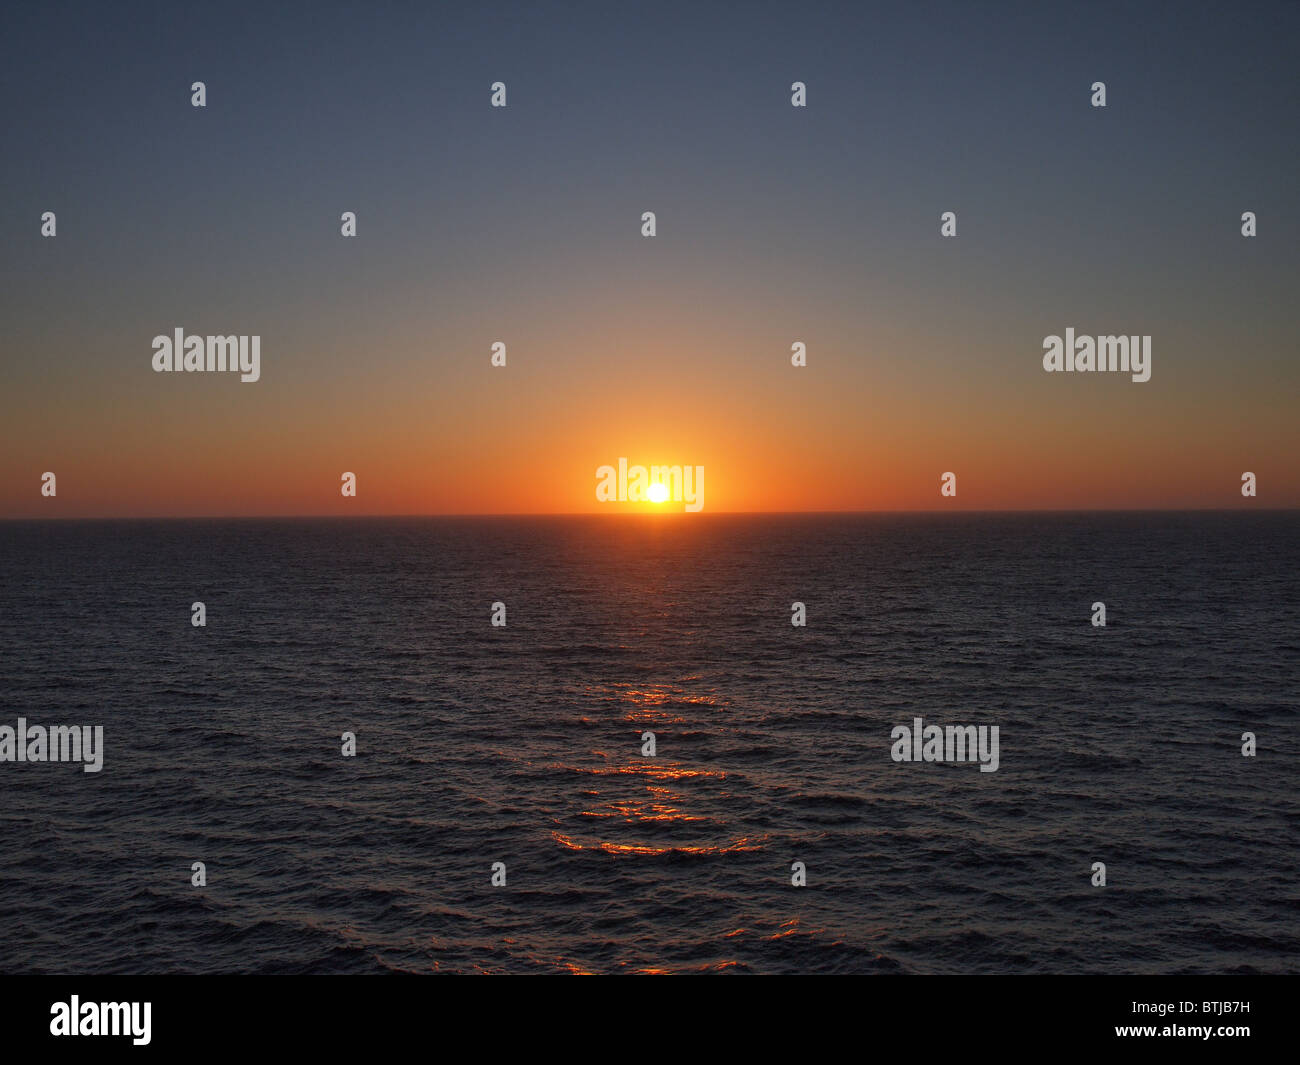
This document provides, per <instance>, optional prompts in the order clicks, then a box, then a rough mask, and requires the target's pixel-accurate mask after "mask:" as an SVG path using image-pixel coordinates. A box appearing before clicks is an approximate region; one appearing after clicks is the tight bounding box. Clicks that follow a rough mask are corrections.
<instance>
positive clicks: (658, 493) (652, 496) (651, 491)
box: [645, 481, 668, 503]
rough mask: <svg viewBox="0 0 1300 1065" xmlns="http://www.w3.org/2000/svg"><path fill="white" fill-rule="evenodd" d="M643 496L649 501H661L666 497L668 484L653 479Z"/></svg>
mask: <svg viewBox="0 0 1300 1065" xmlns="http://www.w3.org/2000/svg"><path fill="white" fill-rule="evenodd" d="M645 497H646V499H648V500H650V502H651V503H662V502H664V500H666V499H667V498H668V486H667V485H666V484H664V483H663V482H662V481H655V483H654V484H652V485H651V486H650V487H649V488H648V489H646V494H645Z"/></svg>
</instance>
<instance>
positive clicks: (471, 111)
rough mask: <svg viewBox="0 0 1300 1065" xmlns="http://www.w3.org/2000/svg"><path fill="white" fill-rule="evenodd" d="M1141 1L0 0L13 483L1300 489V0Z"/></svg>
mask: <svg viewBox="0 0 1300 1065" xmlns="http://www.w3.org/2000/svg"><path fill="white" fill-rule="evenodd" d="M997 6H998V7H999V8H1001V7H1002V5H997ZM1129 7H1130V5H1122V6H1117V7H1114V8H1112V7H1108V6H1106V5H1099V4H1086V5H1075V6H1074V7H1072V9H1071V11H1070V12H1068V13H1063V12H1062V11H1061V10H1059V9H1058V8H1057V7H1055V6H1052V7H1051V8H1049V9H1044V10H1042V11H1040V10H1038V9H1037V8H1035V7H1033V6H1030V5H1017V6H1016V7H1015V8H1010V7H1008V8H1007V10H1008V11H1009V12H1011V13H1009V14H1008V13H1004V14H1001V15H998V16H996V17H990V16H989V15H988V14H987V13H986V12H985V11H984V10H983V9H982V7H981V6H980V5H968V4H964V3H953V4H939V5H926V4H915V3H904V4H897V5H878V4H870V5H867V4H851V5H844V6H838V5H830V4H812V5H804V4H791V3H783V4H766V3H764V4H752V5H743V4H737V5H734V6H733V7H731V8H730V10H729V13H725V14H720V13H719V12H717V11H710V12H698V11H696V10H694V9H693V7H692V5H690V4H681V5H674V4H669V3H653V4H646V5H639V6H633V5H626V6H625V5H619V16H618V18H617V20H615V19H614V18H613V17H612V15H611V13H610V11H611V9H610V8H609V6H608V5H599V4H592V5H579V4H557V5H536V6H534V5H529V6H527V7H524V6H516V5H513V4H506V5H480V6H479V7H478V8H477V10H475V11H474V12H472V13H469V14H467V13H465V12H463V11H460V12H458V11H448V12H446V13H442V12H439V11H437V10H434V9H426V8H425V7H424V5H419V6H418V7H417V5H403V4H377V5H372V6H367V7H364V8H363V7H359V8H358V9H357V10H355V11H351V12H349V11H347V10H346V9H344V8H333V7H330V6H328V5H325V6H322V7H320V8H316V7H312V8H310V9H307V8H304V9H301V10H297V9H295V13H293V14H274V13H270V12H268V11H265V10H263V9H262V8H261V7H258V6H253V7H249V8H247V9H246V13H245V14H243V15H239V16H237V15H234V14H232V13H231V12H232V11H234V10H235V9H234V8H233V7H230V6H228V5H218V6H213V7H210V8H208V9H207V10H206V11H205V12H199V13H195V12H193V11H190V12H184V13H182V12H179V11H173V9H172V6H171V5H158V6H157V7H156V8H148V7H139V8H137V9H136V12H137V13H135V14H133V15H132V16H131V17H126V16H125V15H124V14H123V13H122V12H121V11H120V10H119V9H118V8H116V7H114V6H102V5H91V4H85V5H61V4H51V5H40V6H37V5H34V4H33V5H27V6H26V9H25V10H19V11H13V12H7V13H6V30H5V33H4V34H3V39H2V40H0V92H2V93H3V99H4V118H3V132H4V139H3V143H4V151H3V153H0V187H2V188H3V191H4V195H3V197H0V231H2V232H3V234H4V239H3V241H2V242H0V321H2V322H3V333H2V336H3V354H2V355H0V366H2V367H3V379H2V380H3V390H2V398H0V411H2V413H3V417H2V418H0V517H9V518H13V517H58V516H61V517H82V516H163V515H177V516H186V515H255V514H266V515H273V514H274V515H278V514H343V513H355V514H420V513H429V514H442V513H534V512H539V513H544V512H559V513H568V512H583V511H608V512H610V513H616V512H620V511H623V510H627V509H629V508H628V507H627V506H626V505H620V504H601V503H598V502H597V501H596V498H595V492H594V489H595V471H596V468H597V467H598V466H601V465H604V464H616V463H617V461H618V459H619V457H620V456H626V457H627V458H628V460H629V461H630V462H631V463H641V464H643V465H647V466H648V465H658V464H680V465H699V466H703V467H704V468H705V470H706V483H705V507H704V511H705V512H706V513H708V512H718V511H768V510H773V511H791V510H796V511H797V510H893V509H909V510H911V509H1021V508H1032V509H1037V508H1043V509H1058V508H1148V507H1149V508H1166V507H1198V508H1199V507H1237V506H1242V505H1248V506H1258V507H1296V506H1300V460H1298V458H1297V456H1298V455H1300V417H1298V416H1297V400H1298V399H1300V369H1298V368H1297V355H1298V345H1297V341H1296V322H1297V310H1296V308H1297V300H1298V297H1297V282H1298V281H1300V269H1298V268H1297V267H1298V261H1300V226H1298V225H1297V216H1298V212H1297V210H1296V187H1297V170H1296V164H1297V153H1296V143H1297V140H1296V138H1297V132H1298V130H1297V118H1298V117H1300V83H1298V82H1297V79H1296V77H1295V55H1296V45H1297V40H1298V39H1300V7H1298V6H1296V5H1294V4H1278V5H1276V6H1273V5H1258V6H1254V5H1252V6H1251V7H1250V8H1249V9H1248V11H1249V17H1247V16H1246V15H1244V14H1243V13H1242V11H1241V10H1240V9H1234V8H1232V7H1230V6H1227V5H1222V6H1208V5H1196V4H1170V5H1167V6H1161V5H1154V4H1153V5H1144V8H1143V10H1142V13H1141V14H1140V16H1134V15H1131V14H1125V13H1124V12H1125V10H1126V9H1127V8H1129ZM303 10H306V11H310V12H311V14H310V17H308V18H303V17H302V11H303ZM196 80H199V81H204V82H205V83H206V86H207V107H206V108H202V109H197V108H193V107H191V105H190V85H191V83H192V82H194V81H196ZM796 80H800V81H804V82H806V83H807V86H808V106H807V107H806V108H793V107H791V105H790V85H791V82H793V81H796ZM494 81H503V82H505V83H506V85H507V91H508V106H507V107H506V108H504V109H494V108H492V107H490V106H489V96H490V86H491V84H492V83H493V82H494ZM1094 81H1104V82H1105V83H1106V87H1107V106H1106V107H1105V108H1093V107H1092V106H1090V103H1089V99H1090V95H1091V93H1090V86H1091V84H1092V83H1093V82H1094ZM44 211H54V212H55V213H56V214H57V219H58V221H57V225H58V235H57V236H56V237H54V238H52V239H51V238H43V237H42V236H41V235H40V220H41V214H42V212H44ZM344 211H355V212H356V213H357V217H358V236H357V237H356V238H355V239H346V238H344V237H342V236H340V233H339V226H340V221H339V216H340V214H341V213H342V212H344ZM644 211H654V212H655V213H656V215H657V223H658V235H657V236H655V237H654V238H644V237H642V236H641V215H642V212H644ZM944 211H955V212H956V213H957V218H958V223H957V225H958V235H957V236H956V237H955V238H953V239H944V238H942V237H941V236H940V233H939V227H940V215H941V213H942V212H944ZM1243 211H1254V212H1255V213H1256V215H1257V217H1258V227H1259V235H1258V236H1256V237H1254V238H1251V239H1247V238H1244V237H1242V235H1241V233H1240V228H1241V221H1240V217H1241V214H1242V212H1243ZM177 327H183V328H184V329H185V330H186V331H187V332H188V333H201V334H207V333H219V334H250V335H251V334H258V335H260V336H261V338H262V341H261V380H260V381H258V382H257V383H251V384H244V383H240V381H239V379H238V376H237V375H231V374H223V375H218V374H183V373H182V374H159V373H154V372H153V371H152V369H151V365H150V363H151V358H152V354H153V351H152V347H151V342H152V339H153V337H154V336H155V335H158V334H170V333H171V332H172V331H173V330H174V329H176V328H177ZM1067 327H1073V328H1074V329H1075V330H1076V332H1077V333H1080V334H1109V333H1123V334H1149V335H1150V336H1151V337H1152V352H1153V365H1152V376H1151V380H1150V381H1149V382H1146V383H1141V384H1139V383H1134V382H1132V381H1131V380H1130V378H1129V377H1128V375H1125V374H1104V373H1098V374H1091V375H1086V374H1047V373H1045V372H1044V371H1043V369H1042V353H1043V347H1042V344H1043V338H1044V337H1045V336H1047V335H1049V334H1063V333H1064V331H1065V330H1066V328H1067ZM494 341H503V342H504V343H505V344H506V345H507V347H508V365H507V366H506V367H505V368H493V367H492V366H491V365H490V363H489V356H490V346H491V344H492V343H493V342H494ZM795 341H802V342H804V343H805V344H806V345H807V350H808V365H807V367H805V368H800V369H796V368H793V367H792V366H791V365H790V349H791V344H792V343H794V342H795ZM1247 470H1249V471H1253V472H1254V473H1256V474H1257V475H1258V478H1259V495H1258V498H1257V499H1254V500H1243V499H1242V498H1241V495H1240V479H1241V474H1242V472H1243V471H1247ZM45 471H53V472H55V473H56V475H57V477H58V495H57V497H56V498H54V499H47V498H42V496H41V494H40V483H41V482H40V479H41V475H42V473H43V472H45ZM343 471H351V472H355V473H356V475H357V478H358V495H357V497H356V498H355V499H344V498H342V497H341V496H340V493H339V484H340V474H341V473H342V472H343ZM945 471H953V472H955V473H956V474H957V478H958V494H957V496H956V498H954V499H943V498H941V497H940V495H939V479H940V475H941V474H942V473H943V472H945ZM647 506H649V505H647ZM664 509H672V508H671V506H670V505H665V507H664ZM676 509H677V510H678V511H680V510H681V506H680V504H679V505H677V507H676Z"/></svg>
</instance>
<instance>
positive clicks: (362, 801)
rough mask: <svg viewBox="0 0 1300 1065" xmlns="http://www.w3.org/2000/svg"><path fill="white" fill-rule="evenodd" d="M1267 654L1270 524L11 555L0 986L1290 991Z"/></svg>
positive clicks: (513, 531)
mask: <svg viewBox="0 0 1300 1065" xmlns="http://www.w3.org/2000/svg"><path fill="white" fill-rule="evenodd" d="M195 602H202V603H203V604H204V607H205V611H206V625H205V626H203V627H196V626H194V625H193V624H192V623H191V617H192V610H191V607H192V604H193V603H195ZM796 602H798V603H803V604H804V609H805V612H806V624H805V625H804V626H802V627H796V626H794V625H792V624H791V618H792V609H793V607H792V604H794V603H796ZM1096 602H1104V604H1105V609H1106V622H1107V623H1106V625H1105V627H1098V626H1094V625H1093V624H1092V621H1091V618H1092V616H1093V614H1094V609H1093V604H1094V603H1096ZM494 603H503V604H504V605H505V607H504V609H505V622H506V623H505V625H504V626H494V625H493V624H492V616H493V604H494ZM1298 653H1300V513H1296V512H1254V513H1247V512H1232V513H1208V512H1194V513H1104V514H943V515H939V514H935V515H923V514H916V515H806V516H805V515H799V516H796V515H791V516H775V515H771V516H729V515H711V514H700V515H675V516H672V515H663V516H659V515H647V516H632V515H624V516H619V515H596V516H590V517H549V518H548V517H538V518H533V517H527V518H522V517H521V518H402V519H378V518H376V519H302V520H270V519H267V520H260V519H259V520H174V521H64V522H25V521H10V522H4V523H0V691H3V693H4V706H3V710H2V712H0V726H10V727H15V726H16V725H17V722H18V719H19V718H20V717H21V718H24V719H25V720H26V722H27V724H28V727H30V726H32V725H36V724H40V725H72V724H81V725H86V726H94V725H101V726H103V735H104V751H103V768H102V770H101V771H99V772H97V773H86V772H83V771H82V769H81V768H80V767H79V766H78V765H76V764H64V763H57V762H46V763H37V762H24V763H18V762H3V763H0V796H2V797H3V802H2V812H0V841H2V842H0V922H3V924H2V927H3V934H0V972H4V973H226V972H241V973H242V972H259V973H363V972H375V973H380V972H410V973H431V972H444V973H446V972H483V971H486V972H520V973H533V972H538V973H541V972H594V973H615V972H636V973H645V972H717V971H721V972H769V973H803V972H835V973H1225V972H1233V973H1235V972H1273V973H1276V972H1295V971H1297V969H1298V968H1300V966H1297V957H1298V956H1300V887H1298V886H1297V884H1298V881H1300V876H1298V874H1300V799H1298V798H1297V789H1296V784H1297V767H1300V758H1297V739H1298V735H1297V698H1298V694H1300V666H1298V662H1300V657H1298ZM917 718H921V719H922V720H923V721H924V722H925V723H926V724H938V725H941V726H946V725H967V724H972V725H979V726H997V727H998V729H999V734H1000V746H999V762H998V768H997V770H996V772H981V771H980V767H979V766H978V765H977V764H974V763H970V762H966V763H954V762H915V761H911V762H904V761H895V760H894V758H893V757H892V756H891V748H892V747H893V741H892V740H891V732H892V730H894V729H895V728H896V727H898V726H908V727H911V726H912V725H913V723H914V721H915V719H917ZM345 732H351V733H353V734H354V736H355V743H356V754H355V756H354V757H344V756H343V754H342V739H341V737H342V735H343V733H345ZM647 732H651V733H653V734H654V739H655V747H656V749H655V753H654V755H653V756H650V755H646V754H643V753H642V745H643V734H644V733H647ZM1246 732H1250V733H1253V734H1254V736H1255V737H1256V743H1257V753H1256V754H1255V755H1254V756H1253V757H1245V756H1243V754H1242V745H1243V739H1242V737H1243V733H1246ZM196 862H202V863H204V868H205V872H206V883H205V885H204V886H195V885H194V884H193V883H192V882H191V880H192V877H193V876H194V873H193V866H194V863H196ZM1098 862H1100V863H1104V865H1105V875H1106V883H1105V886H1094V884H1093V879H1094V871H1093V867H1094V863H1098ZM495 863H503V865H504V880H505V883H504V884H503V885H499V886H498V885H494V883H493V879H494V872H493V869H494V864H495ZM794 863H802V869H803V875H804V877H806V885H805V886H794V884H792V877H793V876H795V873H794V872H793V871H792V870H793V867H794ZM496 868H497V870H498V874H497V879H498V880H499V879H501V874H500V870H501V867H500V866H497V867H496Z"/></svg>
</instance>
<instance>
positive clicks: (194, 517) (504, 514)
mask: <svg viewBox="0 0 1300 1065" xmlns="http://www.w3.org/2000/svg"><path fill="white" fill-rule="evenodd" d="M1295 511H1300V506H1278V507H1252V506H1243V505H1238V506H1233V507H1020V508H1001V509H999V508H945V507H938V508H932V509H925V510H906V509H890V510H712V511H708V512H705V511H699V512H695V513H692V514H691V517H692V518H700V517H703V516H705V515H706V513H707V515H708V516H714V517H803V516H808V517H815V516H828V515H843V516H857V515H862V516H866V515H882V516H885V515H921V514H925V515H929V514H958V515H961V514H986V515H994V514H1240V513H1248V512H1253V513H1265V514H1285V513H1292V512H1295ZM678 513H679V512H677V511H673V510H611V511H598V510H575V511H477V512H473V511H446V512H423V513H409V512H403V513H391V514H388V513H365V514H338V513H332V514H320V513H317V514H100V515H94V514H87V515H79V516H71V515H52V516H49V517H0V522H23V521H28V522H38V521H46V522H61V521H68V522H71V521H319V520H322V519H338V520H364V519H412V518H424V519H429V518H598V517H609V516H613V517H623V518H646V517H666V516H677V515H678ZM681 514H682V516H683V517H685V516H686V512H681Z"/></svg>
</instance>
